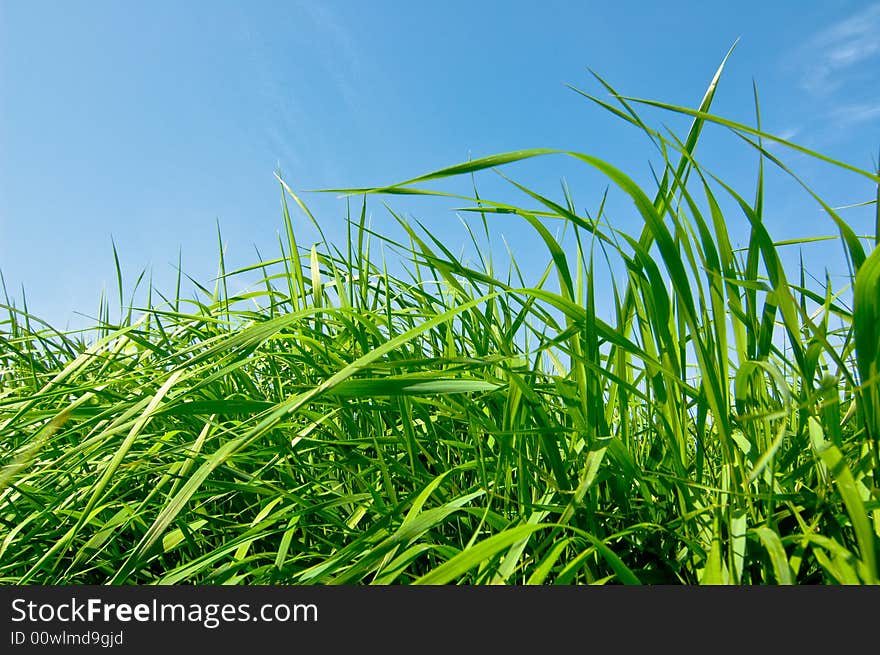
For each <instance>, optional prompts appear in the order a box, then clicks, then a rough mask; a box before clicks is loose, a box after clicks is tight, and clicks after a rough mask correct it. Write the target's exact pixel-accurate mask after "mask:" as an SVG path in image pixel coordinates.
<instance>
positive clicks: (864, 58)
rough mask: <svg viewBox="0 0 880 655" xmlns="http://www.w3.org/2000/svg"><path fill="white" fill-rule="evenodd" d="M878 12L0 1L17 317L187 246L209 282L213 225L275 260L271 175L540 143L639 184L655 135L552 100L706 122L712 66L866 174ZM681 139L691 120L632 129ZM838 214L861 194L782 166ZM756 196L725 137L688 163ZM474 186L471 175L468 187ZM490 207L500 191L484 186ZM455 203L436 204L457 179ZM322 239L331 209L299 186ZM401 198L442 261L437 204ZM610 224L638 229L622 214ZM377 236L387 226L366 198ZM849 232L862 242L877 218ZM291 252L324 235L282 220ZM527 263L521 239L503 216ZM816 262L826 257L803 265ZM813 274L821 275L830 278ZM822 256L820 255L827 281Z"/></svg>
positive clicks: (879, 93)
mask: <svg viewBox="0 0 880 655" xmlns="http://www.w3.org/2000/svg"><path fill="white" fill-rule="evenodd" d="M878 34H880V3H876V2H849V1H841V0H832V1H825V2H815V3H812V2H803V1H801V2H781V1H780V2H772V3H768V2H766V1H762V2H751V1H744V2H736V3H720V2H717V3H706V2H663V3H648V2H626V1H621V2H614V3H607V2H574V1H570V2H559V1H554V0H545V1H544V2H540V3H536V2H514V1H510V0H508V1H506V2H488V1H478V0H470V1H468V2H459V1H450V2H442V3H436V2H435V3H429V2H418V3H403V2H399V1H398V2H392V1H371V2H355V1H353V0H352V1H346V2H342V1H335V2H334V1H325V2H316V1H315V2H312V1H301V2H239V3H230V2H210V3H209V2H188V3H178V2H159V1H154V2H149V3H120V2H98V1H90V2H81V3H69V2H42V1H38V0H35V1H32V2H11V1H7V0H2V1H0V89H2V93H0V270H2V272H3V275H4V277H5V280H6V284H7V287H9V288H10V290H11V291H13V292H14V293H15V294H16V295H17V294H18V290H19V289H20V287H21V286H24V288H25V290H26V291H27V296H28V303H29V307H30V309H31V311H32V312H34V313H35V314H37V315H39V316H44V317H47V318H49V319H50V320H51V321H52V322H54V323H57V324H59V325H60V326H63V325H64V324H66V323H68V322H70V324H71V325H74V324H76V323H77V321H76V317H75V313H74V312H76V311H79V312H83V313H86V314H94V312H95V309H96V307H97V302H98V297H99V294H100V292H101V289H102V287H106V288H107V290H108V292H110V294H111V295H113V294H115V291H114V286H115V270H114V266H113V256H112V250H111V237H112V239H113V240H115V243H116V245H117V248H118V250H119V253H120V257H121V259H122V261H123V262H124V273H125V278H126V282H129V283H130V282H131V281H132V280H133V278H134V277H135V276H136V275H137V274H138V273H139V272H140V270H142V269H144V268H150V269H151V270H152V274H153V279H154V283H155V285H156V286H157V287H159V288H160V289H164V290H165V291H170V290H171V286H172V282H173V279H174V277H175V273H174V264H175V262H176V260H177V253H178V250H180V251H181V252H182V257H183V263H184V270H185V271H186V272H187V273H188V274H190V275H192V276H193V277H194V278H196V279H199V280H201V281H207V280H210V279H211V277H212V276H213V275H214V273H215V271H216V262H217V240H216V231H215V230H216V228H215V222H216V221H217V220H219V222H220V225H221V228H222V231H223V240H224V243H225V248H226V256H227V257H228V259H229V261H230V265H231V266H235V265H246V264H249V263H251V262H253V261H254V258H255V254H254V246H255V245H256V246H257V247H258V248H259V249H260V251H261V252H262V253H263V255H264V256H265V257H271V256H275V254H276V253H277V240H276V236H275V235H276V232H277V231H278V230H279V228H280V226H281V223H280V212H279V198H280V193H279V189H278V184H277V182H276V180H275V178H274V177H273V171H274V170H275V169H276V168H277V167H279V166H280V168H281V170H282V172H283V175H284V177H285V179H286V180H287V181H288V182H289V183H290V185H291V186H292V187H293V188H294V189H297V190H303V189H313V188H327V187H356V186H363V185H382V184H387V183H391V182H394V181H399V180H402V179H406V178H410V177H413V176H415V175H417V174H420V173H424V172H427V171H430V170H434V169H437V168H441V167H443V166H446V165H449V164H453V163H457V162H459V161H463V160H466V159H468V158H469V157H480V156H484V155H488V154H492V153H495V152H501V151H507V150H514V149H521V148H530V147H551V148H565V149H570V150H579V151H581V152H587V153H590V154H594V155H597V156H599V157H602V158H604V159H606V160H608V161H609V162H611V163H612V164H614V165H615V166H618V167H619V168H622V169H623V170H624V171H626V172H627V173H629V174H630V175H632V176H633V177H635V178H636V179H638V180H640V181H642V182H645V183H648V182H649V181H650V169H649V168H648V161H649V159H650V158H652V157H653V156H654V152H653V151H652V149H651V147H650V144H649V143H648V141H647V140H646V139H645V137H644V136H643V135H641V134H639V133H638V131H636V130H634V129H633V128H631V127H628V126H627V125H625V124H624V123H622V122H621V121H620V120H619V119H615V118H614V117H612V116H611V115H610V114H608V113H607V112H605V111H603V110H601V109H599V108H597V107H596V106H595V105H591V104H590V103H589V102H588V101H586V100H584V99H583V98H581V97H579V96H577V95H576V94H575V93H574V92H572V91H571V90H569V89H567V88H566V87H565V84H566V83H570V84H573V85H575V86H578V87H580V88H583V89H585V90H588V91H590V92H593V93H596V94H601V93H602V89H601V88H600V87H599V86H598V85H597V84H596V83H595V81H594V80H593V79H592V78H591V76H590V75H589V73H588V69H590V68H591V69H593V70H595V71H597V72H598V73H599V74H601V75H602V76H603V77H605V78H606V79H607V80H608V81H610V82H611V83H612V84H614V86H615V87H617V88H618V89H619V90H621V91H623V92H624V93H626V94H631V95H635V96H639V97H645V98H652V99H657V100H662V101H666V102H670V103H675V104H682V105H688V106H695V105H696V104H697V103H698V102H699V100H700V98H701V97H702V94H703V92H704V90H705V87H706V85H707V83H708V82H709V80H710V79H711V76H712V74H713V72H714V70H715V68H716V67H717V65H718V63H719V62H720V60H721V58H722V57H723V55H724V53H725V52H726V51H727V49H728V48H729V47H730V45H731V44H732V43H733V42H734V40H735V39H737V38H740V39H741V41H740V43H739V45H738V46H737V48H736V51H735V53H734V55H733V57H732V59H731V60H730V62H729V64H728V67H727V69H726V72H725V76H724V78H723V80H722V83H721V86H720V89H719V91H718V95H717V100H716V104H715V106H714V110H715V111H716V112H718V113H720V114H722V115H724V116H727V117H729V118H732V119H735V120H739V121H742V122H752V121H753V100H752V95H751V93H752V80H753V79H755V80H756V81H757V83H758V87H759V91H760V95H761V107H762V118H763V121H764V126H765V128H766V129H767V130H768V131H771V132H774V133H777V134H779V135H781V136H784V137H786V138H791V139H792V140H794V141H796V142H798V143H801V144H802V145H804V146H807V147H810V148H815V149H818V150H821V151H822V152H824V153H826V154H828V155H831V156H833V157H836V158H839V159H842V160H844V161H847V162H849V163H852V164H854V165H857V166H860V167H863V168H870V167H871V166H872V158H873V159H874V160H876V157H877V152H878V147H880V37H878V36H877V35H878ZM646 115H647V116H650V117H652V118H655V119H656V123H655V124H658V125H659V124H663V123H666V124H668V125H669V126H670V127H672V128H675V129H681V130H684V129H686V126H687V121H686V120H683V119H682V118H681V117H677V116H674V115H669V114H661V113H657V112H646ZM779 152H780V154H782V155H784V156H785V158H786V161H788V162H790V163H792V164H793V165H794V166H795V168H797V170H798V171H799V172H800V173H802V174H803V176H804V177H805V179H807V181H808V182H810V183H811V184H813V185H815V188H816V190H817V191H819V192H820V193H821V194H823V195H824V196H825V197H826V198H827V200H829V201H830V202H831V203H832V204H836V205H845V204H850V203H856V202H860V201H864V200H868V199H870V197H871V194H872V192H873V191H872V188H871V186H870V183H869V182H867V181H866V180H859V179H858V178H857V177H855V176H841V175H839V174H837V173H835V172H834V171H832V170H830V169H829V168H828V167H827V166H824V165H820V164H819V163H817V162H813V161H809V160H806V159H804V158H803V157H796V156H792V155H790V154H789V153H786V152H785V151H782V150H779ZM698 156H699V158H700V159H701V160H702V161H703V162H704V163H706V164H707V165H708V166H709V167H710V168H712V169H713V170H716V171H717V172H718V173H719V174H722V175H723V176H724V177H725V178H726V179H728V180H730V181H732V182H734V184H736V185H737V186H738V188H740V189H741V190H742V191H743V192H744V193H746V194H747V195H748V194H751V189H752V188H753V180H754V175H755V156H754V153H753V152H752V151H750V150H748V149H747V148H746V147H743V146H741V145H738V144H737V143H736V141H735V140H734V139H732V138H731V137H730V136H729V135H725V133H724V132H723V130H720V129H715V130H710V131H709V132H708V133H707V136H706V141H705V143H703V144H701V149H700V150H699V151H698ZM509 172H510V174H511V175H513V176H514V177H516V179H518V180H521V181H523V182H525V183H527V184H529V185H531V186H533V187H535V188H536V189H538V190H541V191H543V192H546V193H549V194H553V195H555V196H557V197H558V195H559V194H558V189H559V180H560V178H562V177H565V178H566V180H567V181H568V182H569V184H570V185H571V187H572V189H573V190H574V193H575V199H576V201H578V203H579V206H584V207H589V208H595V206H596V205H597V203H598V200H599V198H600V197H601V195H602V191H603V190H604V182H602V180H601V179H599V178H598V177H595V176H591V175H590V174H588V173H586V172H584V171H583V168H582V167H578V166H575V165H573V164H572V163H570V162H567V161H565V160H563V159H560V158H548V159H543V160H540V161H534V162H529V163H526V164H518V165H515V166H513V167H512V168H511V169H510V171H509ZM482 184H483V182H482V181H481V185H482ZM485 184H486V187H485V189H486V191H487V192H489V195H493V196H495V197H497V196H499V195H501V194H502V193H506V192H505V191H504V190H503V187H502V186H500V185H499V184H498V182H497V181H496V180H494V179H493V178H492V177H491V176H490V177H488V178H486V181H485ZM447 188H449V187H447ZM305 199H306V201H307V202H308V203H309V204H310V205H311V206H312V207H313V208H314V210H315V213H316V214H317V215H318V216H319V218H320V220H321V222H322V224H323V225H324V227H325V230H326V231H327V233H328V236H330V237H331V238H341V237H342V230H343V221H342V218H343V215H344V211H345V205H344V203H343V202H342V201H340V200H338V199H337V198H335V197H334V196H332V195H318V196H313V195H310V194H307V195H306V196H305ZM390 202H391V204H392V205H394V206H395V207H399V208H401V209H402V210H403V211H407V212H409V213H411V214H413V215H414V216H415V217H416V218H419V219H420V220H422V221H423V222H424V223H425V224H426V225H427V226H429V227H430V228H431V229H432V231H434V232H436V233H437V234H438V235H440V236H441V238H443V239H444V240H445V241H446V242H447V243H448V244H449V245H450V246H451V247H452V248H453V249H455V248H457V247H459V246H460V245H463V244H464V243H465V241H466V234H465V232H464V231H463V229H462V228H461V226H460V225H459V223H458V222H457V219H456V217H455V215H454V214H453V213H451V212H450V211H449V206H448V205H443V204H442V203H432V204H426V203H414V202H412V201H406V202H404V200H403V199H395V198H392V199H391V200H390ZM615 209H616V212H615V215H614V220H616V221H618V225H622V226H623V228H625V229H626V228H629V227H630V225H631V226H632V228H631V229H632V230H633V231H637V230H638V229H639V227H640V225H639V223H638V220H637V218H636V217H635V216H634V215H633V213H632V212H628V211H626V208H625V207H624V206H623V205H621V206H620V207H619V208H617V207H615ZM371 212H372V217H373V218H372V220H373V225H374V227H375V228H376V229H377V230H378V231H384V230H385V229H387V230H388V231H389V233H391V232H392V231H393V230H394V228H393V226H392V222H391V219H390V218H389V217H388V216H387V214H386V213H385V212H384V210H383V209H382V207H381V204H380V203H379V202H377V201H373V202H372V204H371ZM846 217H847V218H848V219H850V220H852V221H853V223H854V225H855V226H856V228H857V231H859V232H861V233H865V232H867V231H868V228H869V226H870V215H869V213H867V212H864V211H863V212H859V211H851V212H850V213H847V214H846ZM297 220H298V225H299V229H301V230H302V234H303V240H304V241H306V242H308V240H309V239H310V238H313V237H314V235H313V234H312V233H311V232H310V230H309V229H308V227H307V225H306V224H305V222H304V221H302V220H301V218H297ZM767 222H768V225H769V226H770V229H771V233H772V234H773V236H774V237H776V238H787V237H792V236H802V235H803V234H804V230H805V229H806V230H807V231H808V232H810V233H811V234H812V233H815V234H828V233H831V227H830V225H829V223H828V221H827V219H825V218H823V217H822V215H821V213H820V212H818V211H817V208H816V207H815V205H813V204H811V203H810V202H809V201H808V200H807V199H806V198H805V197H804V195H803V194H802V193H800V192H799V191H798V190H797V188H796V187H795V186H794V185H793V184H791V183H790V182H785V181H784V180H782V179H781V178H779V179H777V178H773V179H771V180H769V181H768V216H767ZM494 229H497V230H498V232H499V233H500V232H503V233H504V234H505V236H506V237H507V238H508V239H509V240H510V242H511V244H512V247H513V248H514V251H515V252H516V254H517V256H518V257H521V258H522V261H523V262H524V264H525V265H527V266H528V267H530V270H535V271H538V270H540V268H541V267H542V266H543V264H544V263H545V260H546V256H545V255H544V254H543V253H540V252H539V250H538V249H536V248H534V247H533V242H530V239H531V240H533V239H534V237H533V236H531V235H530V234H529V233H528V232H527V231H526V230H525V229H523V228H522V226H519V225H515V224H511V223H509V222H508V223H498V224H497V225H493V230H494ZM818 252H819V253H820V255H818V257H819V259H820V260H821V258H823V257H828V258H830V257H832V255H831V254H830V253H824V252H822V251H818ZM818 263H819V265H820V266H821V265H822V264H824V262H822V261H819V262H818ZM831 264H832V262H831V261H830V259H829V265H831Z"/></svg>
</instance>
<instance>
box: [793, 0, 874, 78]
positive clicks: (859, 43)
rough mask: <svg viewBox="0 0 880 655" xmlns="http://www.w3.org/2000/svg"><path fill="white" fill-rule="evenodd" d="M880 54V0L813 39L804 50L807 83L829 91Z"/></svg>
mask: <svg viewBox="0 0 880 655" xmlns="http://www.w3.org/2000/svg"><path fill="white" fill-rule="evenodd" d="M878 55H880V3H875V4H872V5H871V6H869V7H867V8H865V9H862V10H861V11H859V12H857V13H855V14H853V15H852V16H849V17H848V18H845V19H843V20H841V21H839V22H837V23H834V24H833V25H831V26H830V27H828V28H826V29H824V30H822V31H821V32H819V33H818V34H816V35H815V36H814V37H813V38H811V39H810V40H809V41H808V42H807V43H806V44H804V47H803V48H802V49H801V52H800V58H801V59H803V60H805V61H806V63H807V66H806V72H805V75H804V78H803V86H804V88H806V89H807V90H808V91H810V92H812V93H815V94H826V93H830V92H832V91H834V90H835V89H837V88H838V87H840V86H841V85H842V84H843V77H844V76H845V75H846V74H847V73H849V72H851V69H852V68H853V67H854V66H856V65H858V64H867V65H871V66H873V65H875V64H874V63H873V62H871V63H870V64H868V62H869V60H872V59H875V58H877V57H878Z"/></svg>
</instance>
